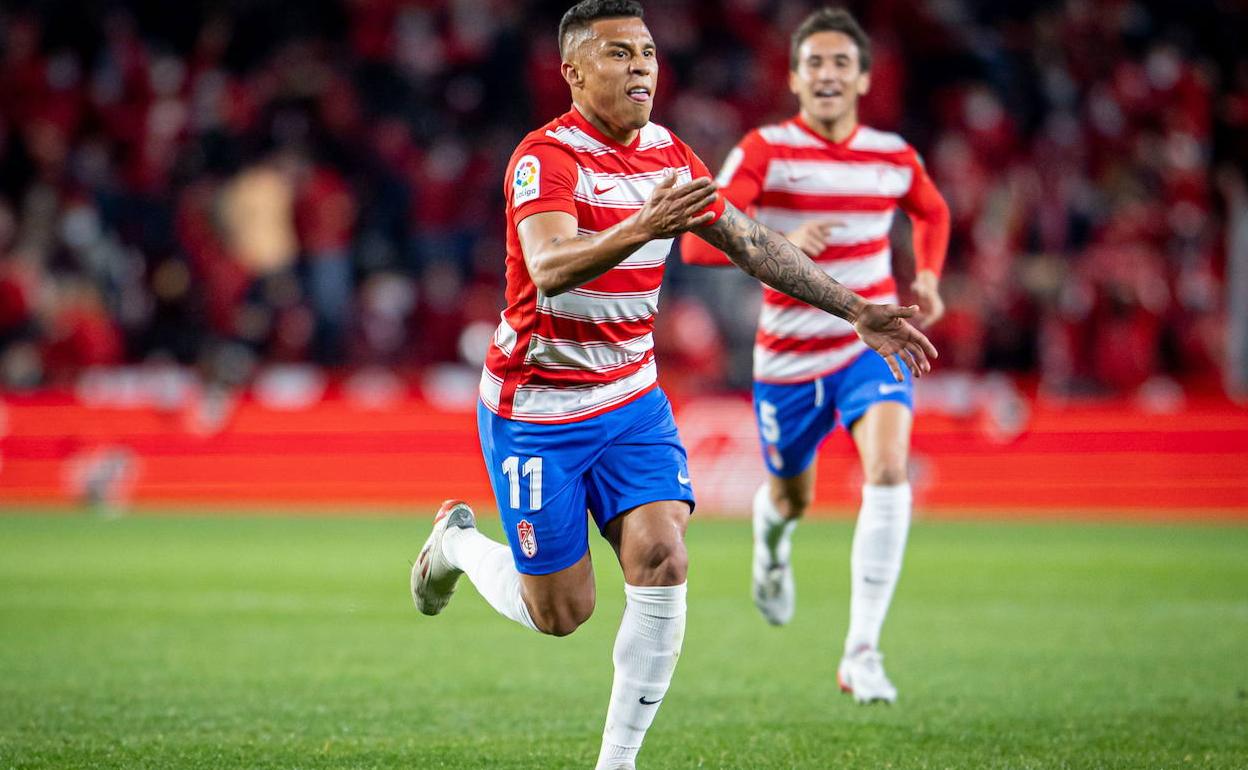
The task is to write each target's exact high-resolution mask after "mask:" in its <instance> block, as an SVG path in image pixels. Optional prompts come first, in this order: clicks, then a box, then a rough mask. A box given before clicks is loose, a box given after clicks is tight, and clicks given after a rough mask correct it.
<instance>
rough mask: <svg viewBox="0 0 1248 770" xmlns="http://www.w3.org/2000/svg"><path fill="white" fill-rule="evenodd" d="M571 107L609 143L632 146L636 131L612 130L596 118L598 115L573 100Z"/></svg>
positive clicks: (632, 129) (633, 129)
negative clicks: (608, 140)
mask: <svg viewBox="0 0 1248 770" xmlns="http://www.w3.org/2000/svg"><path fill="white" fill-rule="evenodd" d="M572 107H573V109H575V110H576V111H577V112H579V113H580V114H581V117H583V118H585V120H587V121H589V124H590V125H591V126H593V127H594V128H596V129H598V131H599V133H601V134H602V135H603V136H605V137H607V138H608V139H610V140H611V141H613V142H616V143H617V144H620V145H623V146H624V147H629V146H631V145H632V144H633V140H635V139H636V138H637V134H638V133H639V131H638V129H635V128H613V127H612V126H611V125H610V124H608V123H607V122H606V121H604V120H603V119H602V118H600V117H598V115H597V114H595V113H594V111H593V110H591V109H588V108H587V107H585V106H584V105H582V104H579V103H577V102H576V101H575V100H573V102H572Z"/></svg>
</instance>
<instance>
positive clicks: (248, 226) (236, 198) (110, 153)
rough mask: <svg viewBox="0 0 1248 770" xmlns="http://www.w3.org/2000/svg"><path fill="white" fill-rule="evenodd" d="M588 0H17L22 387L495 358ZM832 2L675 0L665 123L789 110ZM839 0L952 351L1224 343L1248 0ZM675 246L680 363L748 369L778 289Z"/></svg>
mask: <svg viewBox="0 0 1248 770" xmlns="http://www.w3.org/2000/svg"><path fill="white" fill-rule="evenodd" d="M566 5H567V3H566V2H558V3H551V2H505V1H503V0H449V1H448V2H434V1H431V0H425V1H420V0H415V1H412V2H399V0H345V1H344V2H328V1H327V0H311V1H309V2H301V3H283V2H277V0H260V1H259V2H232V3H209V2H184V3H173V4H171V3H162V2H158V1H157V0H149V1H148V2H133V3H121V2H106V3H96V2H86V1H85V0H80V1H78V2H70V1H66V2H27V3H23V2H6V3H5V4H4V7H3V9H0V47H2V51H0V389H23V388H32V387H37V386H40V385H45V384H57V383H64V382H68V381H71V380H72V379H73V378H75V377H76V376H77V375H78V373H80V372H81V371H82V370H83V369H84V368H85V367H89V366H92V365H99V364H116V363H139V362H149V361H176V362H179V363H182V364H186V365H190V366H193V367H195V368H197V369H198V371H199V372H200V373H201V375H202V376H203V377H204V378H205V379H207V380H209V381H217V382H221V383H226V384H230V383H241V382H244V381H246V380H248V378H249V377H251V376H252V373H253V372H254V371H255V368H256V367H257V366H259V365H262V364H265V363H268V362H301V361H312V362H316V363H319V364H323V365H326V366H330V367H335V368H336V369H338V370H340V371H349V370H354V369H359V368H362V367H369V366H383V367H388V368H391V369H394V370H395V371H399V372H401V373H402V372H414V371H418V370H420V369H421V368H423V367H427V366H429V365H431V364H446V363H456V362H458V363H462V364H463V365H464V366H465V367H473V368H475V367H476V366H477V365H478V363H477V362H478V361H479V360H480V357H481V356H482V355H483V352H484V347H485V344H486V340H487V339H488V336H489V334H490V333H491V332H492V329H493V326H494V324H495V323H496V322H497V314H498V312H499V310H500V309H501V308H502V304H503V303H502V281H503V271H502V260H503V253H504V249H503V243H502V236H503V233H504V229H503V219H502V206H503V197H502V189H503V187H502V183H503V180H502V177H503V172H504V169H505V166H506V163H507V160H508V157H509V155H510V153H511V151H512V149H513V148H514V147H515V145H516V143H517V141H518V140H519V138H520V137H521V136H522V135H523V134H524V133H526V132H527V131H529V130H531V129H533V128H535V127H537V126H538V125H540V124H541V123H542V122H544V121H546V120H548V119H549V118H551V117H553V116H555V115H557V114H559V113H561V112H562V111H564V110H565V109H566V108H567V105H568V101H569V100H568V95H567V88H566V86H565V85H564V83H563V81H562V80H561V78H560V76H559V71H558V65H559V59H558V54H557V50H556V45H555V29H556V26H557V22H558V17H559V15H560V13H561V12H562V11H563V10H564V8H565V6H566ZM813 6H814V4H813V3H807V2H795V1H794V0H722V2H713V3H711V2H706V3H700V2H662V1H661V0H652V2H650V3H648V4H647V21H648V23H649V26H650V28H651V30H652V31H653V32H654V34H655V36H656V38H657V41H658V44H659V49H660V56H661V57H662V61H663V65H664V70H663V74H662V77H661V80H660V83H661V85H660V93H659V100H658V106H657V108H656V117H657V119H658V121H659V122H661V123H664V124H665V125H668V126H670V127H672V128H673V129H674V130H675V131H676V132H677V133H678V134H679V135H680V136H682V137H683V138H684V139H685V140H686V141H688V142H689V143H690V144H691V145H693V147H694V148H695V149H696V150H697V151H698V152H699V153H700V154H701V155H702V157H703V158H704V159H705V160H706V161H707V162H708V164H710V165H711V166H712V167H713V168H714V167H716V166H717V165H718V163H719V161H720V160H722V158H723V157H724V155H726V153H727V152H728V150H729V149H730V148H731V147H732V145H733V144H734V143H735V142H736V141H737V139H739V138H740V136H741V135H742V134H743V133H744V132H745V131H746V130H748V129H749V128H751V127H753V126H756V125H758V124H760V123H763V122H766V121H769V120H774V119H778V118H783V117H787V116H788V115H790V114H792V113H793V112H794V111H795V107H794V103H793V102H792V101H791V97H790V96H789V94H788V92H787V88H786V87H785V83H786V75H787V67H788V34H789V32H790V31H791V30H792V29H793V27H795V26H796V24H797V23H798V21H799V20H800V19H801V18H802V17H803V16H804V15H805V13H807V12H808V11H809V10H810V9H811V8H812V7H813ZM848 6H849V7H850V8H851V9H852V10H854V11H856V12H857V13H858V15H859V17H860V18H861V19H862V20H863V22H864V25H865V26H866V27H867V28H868V30H869V31H870V32H871V34H872V36H873V39H874V45H875V46H876V52H875V68H874V72H873V84H874V87H873V91H872V93H871V95H870V96H869V97H868V98H867V99H866V101H865V114H864V116H863V117H864V119H865V122H867V123H870V124H872V125H875V126H877V127H880V128H885V129H892V130H898V131H900V132H901V133H902V134H903V135H904V136H906V137H907V138H908V139H909V140H910V141H911V142H912V143H913V144H915V146H916V147H918V148H919V149H920V151H921V152H922V153H923V154H924V157H925V159H926V162H927V164H928V167H929V168H930V169H931V171H932V174H933V176H934V178H935V179H936V181H937V184H938V185H939V186H940V188H941V190H942V191H943V192H944V194H945V195H946V197H947V198H948V200H949V203H950V206H951V209H952V212H953V223H954V224H953V238H952V243H951V252H950V258H949V262H948V268H947V270H946V277H945V279H944V283H943V289H944V293H945V295H946V300H947V302H948V304H949V307H950V314H949V316H948V317H947V319H946V320H945V321H944V322H943V323H942V324H941V325H940V326H939V327H937V328H936V330H935V332H934V338H935V341H936V342H937V344H938V345H940V346H941V348H942V353H943V355H942V358H941V366H942V367H943V368H946V369H959V370H967V371H981V370H985V369H988V370H1007V371H1015V372H1022V373H1026V374H1030V375H1034V376H1036V377H1038V378H1039V379H1040V380H1041V382H1042V385H1043V386H1044V387H1046V388H1049V389H1051V390H1052V391H1053V392H1057V393H1084V392H1087V393H1095V392H1132V391H1133V390H1135V389H1137V388H1139V387H1140V386H1141V385H1144V384H1145V383H1148V382H1150V381H1152V380H1154V379H1155V378H1157V377H1162V378H1167V377H1178V378H1188V377H1201V376H1202V375H1210V374H1214V373H1216V372H1217V370H1218V368H1219V367H1220V366H1221V361H1222V358H1223V347H1224V342H1223V340H1224V335H1225V328H1226V324H1225V317H1224V314H1225V307H1226V304H1227V303H1226V297H1225V296H1224V294H1225V291H1224V274H1225V269H1226V264H1227V253H1226V252H1227V247H1226V237H1225V235H1226V227H1227V225H1226V210H1227V204H1226V200H1227V199H1228V197H1230V196H1231V193H1230V192H1228V191H1229V190H1232V189H1242V184H1243V181H1242V177H1241V176H1240V174H1241V173H1242V170H1243V169H1245V168H1248V49H1245V48H1244V47H1243V46H1242V45H1240V44H1239V39H1238V37H1237V36H1238V35H1241V34H1242V32H1243V30H1245V29H1248V10H1246V9H1245V6H1244V5H1243V4H1242V3H1233V2H1229V0H1228V1H1227V2H1221V3H1219V2H1192V3H1187V4H1172V3H1160V2H1157V3H1153V2H1144V1H1142V0H1107V1H1106V2H1091V1H1090V0H1068V1H1067V2H1059V3H1041V2H1011V3H995V2H991V0H877V1H876V2H871V3H865V2H852V3H848ZM669 269H670V285H669V287H668V289H667V293H666V295H665V298H664V304H665V312H664V313H663V314H661V315H660V328H659V339H658V340H657V345H658V347H659V358H660V360H661V361H662V362H663V365H662V368H663V369H664V373H665V378H668V379H669V386H675V387H677V388H685V389H687V390H695V391H696V390H715V389H720V388H723V387H725V386H739V385H741V384H743V383H745V382H748V378H749V347H750V342H749V341H750V339H751V337H752V332H753V315H752V314H751V313H750V312H749V308H750V307H751V306H752V305H753V304H755V303H756V302H757V299H756V295H757V290H756V288H754V287H752V286H750V284H749V282H748V279H745V278H744V277H743V276H739V275H736V274H733V273H732V272H731V271H707V270H704V269H700V268H692V267H685V266H682V265H679V264H678V263H677V262H676V261H675V260H673V262H672V263H671V267H670V268H669ZM906 269H907V267H906V265H905V260H904V259H901V260H899V265H898V270H899V271H900V272H902V273H904V272H905V271H906ZM664 316H666V319H664ZM672 380H676V382H672Z"/></svg>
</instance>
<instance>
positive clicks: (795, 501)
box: [771, 489, 812, 519]
mask: <svg viewBox="0 0 1248 770" xmlns="http://www.w3.org/2000/svg"><path fill="white" fill-rule="evenodd" d="M811 502H812V499H811V493H810V492H809V491H807V490H805V489H786V490H785V491H784V492H782V493H781V494H780V495H777V496H773V497H772V499H771V503H772V505H774V506H775V507H776V512H777V513H779V514H780V516H781V517H783V518H786V519H800V518H801V517H802V516H805V515H806V511H807V509H809V508H810V504H811Z"/></svg>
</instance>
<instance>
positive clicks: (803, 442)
mask: <svg viewBox="0 0 1248 770" xmlns="http://www.w3.org/2000/svg"><path fill="white" fill-rule="evenodd" d="M825 385H826V383H825V381H823V380H816V381H813V382H807V383H795V384H787V385H772V384H767V383H755V385H754V411H755V417H756V419H757V421H758V432H759V439H760V441H761V442H762V448H763V459H764V462H765V463H766V465H767V471H768V478H767V480H766V481H764V482H763V483H762V484H761V485H760V486H759V488H758V491H757V492H755V493H754V501H753V529H754V553H753V560H752V569H751V588H752V594H753V597H754V605H755V606H756V607H758V610H759V612H761V613H762V615H763V617H764V618H765V619H766V620H767V622H769V623H771V624H772V625H784V624H785V623H788V622H789V621H790V620H792V618H793V612H794V609H795V607H796V602H797V591H796V587H795V584H794V579H793V568H792V564H791V554H792V550H793V547H792V538H793V532H794V530H795V529H796V527H797V522H798V520H799V519H800V518H801V517H802V516H803V515H805V513H806V510H807V509H808V508H809V507H810V504H811V501H812V498H813V496H814V489H815V473H816V465H815V452H816V450H817V449H818V446H819V443H820V442H821V441H822V440H823V439H824V437H825V436H826V435H827V433H828V431H829V430H831V429H832V427H833V426H834V424H835V422H834V414H835V413H834V411H833V409H832V405H831V402H830V399H829V398H828V397H827V393H826V387H825Z"/></svg>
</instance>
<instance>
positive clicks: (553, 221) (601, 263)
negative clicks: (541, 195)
mask: <svg viewBox="0 0 1248 770" xmlns="http://www.w3.org/2000/svg"><path fill="white" fill-rule="evenodd" d="M714 200H715V185H714V184H712V182H711V180H710V179H706V178H703V179H695V180H693V181H692V182H686V183H685V184H681V185H677V184H676V177H675V175H669V176H667V177H666V178H665V179H664V180H663V181H662V182H660V183H659V184H658V185H657V186H656V187H655V189H654V192H652V193H651V195H650V197H649V198H648V199H647V200H646V202H645V205H643V206H642V207H641V209H639V210H638V211H637V213H635V214H633V215H632V216H630V217H628V218H627V219H625V220H623V221H622V222H619V223H618V224H615V225H613V226H611V227H608V228H607V229H605V230H603V231H602V232H599V233H594V234H593V235H577V229H576V217H573V216H572V215H571V214H568V213H566V212H563V211H547V212H542V213H540V214H534V215H533V216H530V217H526V218H525V219H524V220H522V221H521V222H520V225H519V226H518V227H517V228H516V231H517V235H518V236H519V237H520V248H521V250H522V251H523V252H524V262H525V265H526V266H527V267H528V268H529V275H530V277H532V279H533V283H534V284H536V285H537V288H539V289H541V290H542V291H543V292H544V293H545V294H546V295H547V296H552V297H553V296H555V295H556V294H560V293H562V292H565V291H567V290H569V289H574V288H576V287H577V286H580V285H582V284H585V283H588V282H589V281H592V280H593V279H595V278H597V277H598V276H600V275H602V274H603V273H605V272H607V271H608V270H610V269H611V268H613V267H615V266H616V265H618V264H619V263H620V262H623V261H624V260H625V259H627V258H628V256H629V255H630V254H632V253H633V252H635V251H637V249H639V248H641V247H642V246H644V245H645V244H646V243H648V242H649V241H652V240H655V239H661V238H671V237H673V236H675V235H679V234H680V233H683V232H685V231H686V230H688V229H689V228H691V227H698V226H701V225H704V224H706V223H707V222H709V221H711V219H712V218H714V216H715V214H714V213H712V212H708V211H705V209H706V207H707V206H709V205H711V203H712V202H714Z"/></svg>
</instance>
